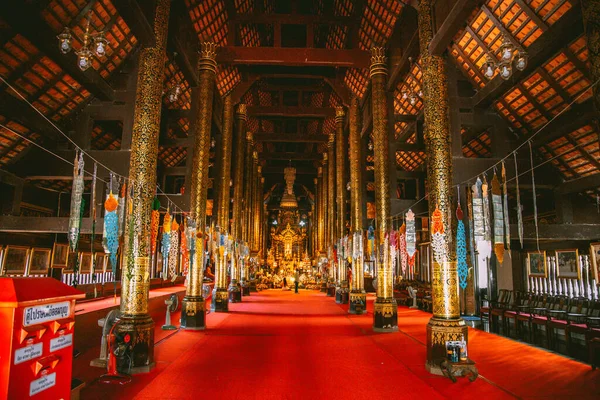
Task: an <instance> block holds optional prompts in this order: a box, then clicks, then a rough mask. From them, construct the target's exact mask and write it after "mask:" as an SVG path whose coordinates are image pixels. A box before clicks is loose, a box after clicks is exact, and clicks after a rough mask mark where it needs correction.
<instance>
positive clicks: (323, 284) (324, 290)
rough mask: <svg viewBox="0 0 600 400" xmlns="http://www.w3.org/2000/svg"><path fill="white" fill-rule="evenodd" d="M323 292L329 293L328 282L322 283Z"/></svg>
mask: <svg viewBox="0 0 600 400" xmlns="http://www.w3.org/2000/svg"><path fill="white" fill-rule="evenodd" d="M321 293H327V282H323V283H321Z"/></svg>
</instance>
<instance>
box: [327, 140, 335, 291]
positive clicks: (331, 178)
mask: <svg viewBox="0 0 600 400" xmlns="http://www.w3.org/2000/svg"><path fill="white" fill-rule="evenodd" d="M327 160H328V165H327V211H326V212H327V247H328V248H329V249H330V253H331V257H330V259H329V271H330V275H329V277H330V287H335V286H336V283H337V268H336V265H337V260H336V259H335V257H334V251H333V249H334V246H335V238H336V226H335V221H336V220H335V214H336V204H335V168H336V165H335V133H334V132H332V133H330V134H329V143H328V148H327ZM330 290H332V289H330ZM333 290H334V293H335V289H333Z"/></svg>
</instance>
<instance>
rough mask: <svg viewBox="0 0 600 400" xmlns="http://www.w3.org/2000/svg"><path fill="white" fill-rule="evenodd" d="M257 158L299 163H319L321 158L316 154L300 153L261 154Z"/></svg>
mask: <svg viewBox="0 0 600 400" xmlns="http://www.w3.org/2000/svg"><path fill="white" fill-rule="evenodd" d="M258 157H259V158H262V159H263V160H267V161H268V160H299V161H320V160H322V159H323V156H322V155H321V154H318V153H300V152H289V153H288V152H261V153H258Z"/></svg>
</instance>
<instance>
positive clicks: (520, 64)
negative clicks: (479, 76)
mask: <svg viewBox="0 0 600 400" xmlns="http://www.w3.org/2000/svg"><path fill="white" fill-rule="evenodd" d="M499 52H500V62H496V59H495V58H494V57H493V56H492V55H491V54H488V55H487V57H486V61H485V63H483V66H482V68H483V74H484V75H485V77H486V78H488V79H492V78H493V77H494V75H496V70H499V74H500V77H501V78H502V79H504V80H508V79H510V77H511V76H512V74H513V63H514V67H515V68H516V69H517V70H518V71H524V70H525V68H526V67H527V53H526V52H525V51H524V50H523V49H521V48H520V47H518V46H515V45H514V44H513V43H512V41H511V40H510V39H509V38H508V37H506V36H502V45H501V46H500V48H499Z"/></svg>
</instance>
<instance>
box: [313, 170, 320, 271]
mask: <svg viewBox="0 0 600 400" xmlns="http://www.w3.org/2000/svg"><path fill="white" fill-rule="evenodd" d="M317 176H318V173H317ZM313 182H314V184H315V202H314V209H313V212H312V225H311V226H312V230H313V235H314V238H313V242H312V243H313V245H312V253H313V257H312V259H313V261H316V260H317V259H318V257H319V198H320V196H321V188H320V187H319V178H314V179H313Z"/></svg>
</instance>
